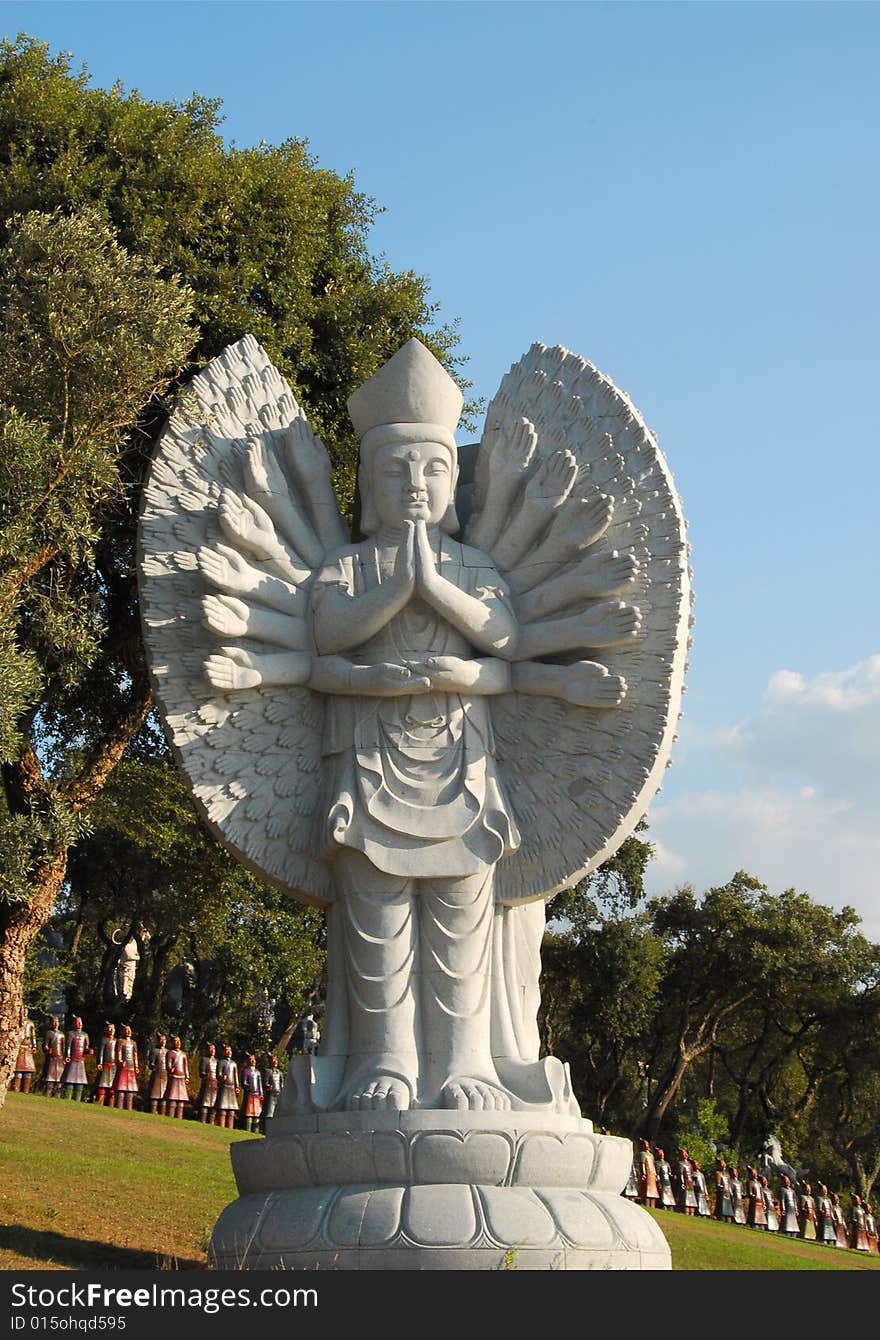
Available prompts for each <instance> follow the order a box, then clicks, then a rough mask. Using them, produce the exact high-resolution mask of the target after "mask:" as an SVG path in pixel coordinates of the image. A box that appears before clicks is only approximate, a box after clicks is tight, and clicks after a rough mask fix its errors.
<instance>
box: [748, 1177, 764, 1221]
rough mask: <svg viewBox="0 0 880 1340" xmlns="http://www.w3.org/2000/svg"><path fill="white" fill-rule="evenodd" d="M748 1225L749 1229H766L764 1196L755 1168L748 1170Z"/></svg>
mask: <svg viewBox="0 0 880 1340" xmlns="http://www.w3.org/2000/svg"><path fill="white" fill-rule="evenodd" d="M747 1222H748V1225H749V1227H750V1228H763V1229H766V1227H767V1202H766V1199H765V1196H764V1186H763V1183H762V1181H761V1178H760V1177H759V1176H758V1170H757V1168H749V1212H748V1221H747Z"/></svg>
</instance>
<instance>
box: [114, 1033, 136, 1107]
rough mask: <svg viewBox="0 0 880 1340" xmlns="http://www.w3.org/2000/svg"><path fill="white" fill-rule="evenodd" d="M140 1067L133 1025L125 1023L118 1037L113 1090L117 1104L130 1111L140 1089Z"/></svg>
mask: <svg viewBox="0 0 880 1340" xmlns="http://www.w3.org/2000/svg"><path fill="white" fill-rule="evenodd" d="M139 1069H140V1066H139V1062H138V1049H137V1043H136V1042H135V1040H134V1038H133V1037H132V1036H131V1026H130V1025H129V1024H124V1025H123V1028H122V1036H121V1037H119V1038H117V1039H116V1079H115V1080H114V1081H113V1092H114V1094H115V1097H116V1106H117V1107H123V1108H126V1109H127V1110H128V1111H129V1112H130V1111H131V1110H132V1108H133V1107H134V1099H135V1094H136V1093H137V1091H138V1070H139Z"/></svg>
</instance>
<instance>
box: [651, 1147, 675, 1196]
mask: <svg viewBox="0 0 880 1340" xmlns="http://www.w3.org/2000/svg"><path fill="white" fill-rule="evenodd" d="M654 1153H655V1159H654V1166H655V1168H656V1169H657V1181H658V1183H659V1186H660V1199H659V1201H658V1202H657V1208H658V1210H674V1209H675V1191H674V1189H673V1186H672V1169H671V1168H670V1166H669V1162H668V1160H667V1158H666V1155H665V1154H664V1152H663V1150H662V1149H656V1150H655V1151H654Z"/></svg>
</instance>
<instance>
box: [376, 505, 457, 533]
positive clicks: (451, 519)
mask: <svg viewBox="0 0 880 1340" xmlns="http://www.w3.org/2000/svg"><path fill="white" fill-rule="evenodd" d="M361 524H362V525H363V522H361ZM440 529H441V530H442V531H444V532H445V534H447V535H457V534H458V532H459V531H460V530H461V525H460V524H459V520H458V513H457V512H456V510H455V498H454V497H453V498H450V499H449V506H448V507H447V509H446V511H445V513H444V515H443V519H442V520H441V522H440Z"/></svg>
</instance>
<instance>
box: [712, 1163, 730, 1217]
mask: <svg viewBox="0 0 880 1340" xmlns="http://www.w3.org/2000/svg"><path fill="white" fill-rule="evenodd" d="M715 1218H716V1219H722V1220H723V1221H724V1222H725V1223H727V1224H729V1223H730V1221H731V1220H732V1219H733V1199H732V1197H731V1195H730V1173H729V1172H728V1171H727V1164H726V1162H725V1161H724V1159H716V1160H715Z"/></svg>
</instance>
